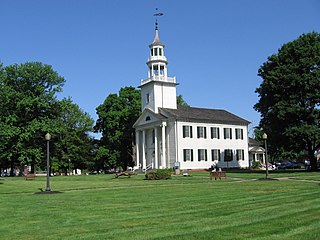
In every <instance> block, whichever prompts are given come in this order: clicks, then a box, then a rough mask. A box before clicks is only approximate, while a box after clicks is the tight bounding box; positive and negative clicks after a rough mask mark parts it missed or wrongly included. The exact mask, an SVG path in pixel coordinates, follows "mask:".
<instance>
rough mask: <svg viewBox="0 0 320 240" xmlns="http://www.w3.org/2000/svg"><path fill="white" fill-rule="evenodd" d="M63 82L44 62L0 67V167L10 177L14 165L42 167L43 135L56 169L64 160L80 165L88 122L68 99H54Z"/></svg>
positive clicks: (84, 149)
mask: <svg viewBox="0 0 320 240" xmlns="http://www.w3.org/2000/svg"><path fill="white" fill-rule="evenodd" d="M64 82H65V80H64V78H63V77H61V76H59V75H58V73H57V72H56V71H54V70H53V68H52V67H51V66H50V65H46V64H43V63H39V62H28V63H24V64H20V65H18V64H14V65H10V66H7V67H2V65H1V66H0V161H1V162H0V164H1V166H0V167H2V168H9V167H10V168H11V174H13V172H12V171H13V169H14V168H15V167H20V166H25V165H31V167H32V171H34V169H35V166H36V165H37V166H38V167H40V168H41V166H42V167H44V166H45V156H44V155H45V152H46V143H45V140H44V135H45V134H46V133H47V132H50V134H51V135H52V140H51V143H50V145H51V149H52V155H51V156H52V158H51V163H52V166H54V167H55V168H57V169H56V170H58V169H60V168H66V167H67V166H70V162H69V159H70V161H72V162H71V163H73V165H74V166H75V167H81V166H82V167H83V165H81V161H79V159H82V158H83V157H84V156H86V151H88V148H90V145H92V144H91V143H90V140H89V138H88V135H87V133H88V131H91V128H92V125H93V120H92V119H90V117H89V116H88V115H87V114H86V113H83V112H82V111H81V110H80V109H79V107H78V106H77V105H75V104H73V103H72V101H71V100H70V99H63V100H61V101H59V100H58V99H57V96H56V94H57V93H59V92H61V91H62V87H63V85H64ZM88 152H89V151H88ZM71 156H73V157H76V159H74V158H72V157H71ZM79 165H81V166H79Z"/></svg>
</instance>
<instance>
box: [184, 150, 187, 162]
mask: <svg viewBox="0 0 320 240" xmlns="http://www.w3.org/2000/svg"><path fill="white" fill-rule="evenodd" d="M186 152H187V151H186V149H183V161H184V162H186V161H187V156H186V155H187V153H186Z"/></svg>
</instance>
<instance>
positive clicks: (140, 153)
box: [133, 22, 249, 170]
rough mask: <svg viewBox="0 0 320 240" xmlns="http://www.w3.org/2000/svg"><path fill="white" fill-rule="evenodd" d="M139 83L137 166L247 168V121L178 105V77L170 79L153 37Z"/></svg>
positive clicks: (157, 39)
mask: <svg viewBox="0 0 320 240" xmlns="http://www.w3.org/2000/svg"><path fill="white" fill-rule="evenodd" d="M149 47H150V57H149V59H148V61H147V65H148V78H147V79H145V80H142V81H141V85H140V88H141V97H142V114H141V116H140V117H139V119H138V120H137V121H136V122H135V124H134V126H133V127H134V128H135V132H136V159H135V162H136V168H137V167H139V168H140V169H143V170H148V169H158V168H173V167H179V168H180V169H208V168H210V167H211V166H212V165H218V166H219V167H221V168H235V167H240V168H244V167H248V166H249V154H248V124H249V122H248V121H247V120H245V119H243V118H240V117H238V116H236V115H234V114H232V113H230V112H227V111H225V110H219V109H205V108H193V107H180V106H177V99H176V98H177V94H176V86H177V82H176V78H175V77H169V76H168V71H167V64H168V61H167V58H166V57H165V52H164V48H165V46H164V44H163V43H162V42H161V41H160V39H159V33H158V24H157V22H156V30H155V38H154V40H153V42H152V44H150V46H149Z"/></svg>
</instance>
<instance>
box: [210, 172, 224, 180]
mask: <svg viewBox="0 0 320 240" xmlns="http://www.w3.org/2000/svg"><path fill="white" fill-rule="evenodd" d="M226 177H227V174H226V172H225V171H211V172H210V179H211V180H212V178H214V180H217V179H218V178H219V179H220V180H221V178H226Z"/></svg>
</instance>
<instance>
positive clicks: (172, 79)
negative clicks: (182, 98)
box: [141, 76, 176, 85]
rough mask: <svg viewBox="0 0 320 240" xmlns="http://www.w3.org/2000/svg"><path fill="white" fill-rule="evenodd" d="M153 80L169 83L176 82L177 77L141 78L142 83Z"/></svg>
mask: <svg viewBox="0 0 320 240" xmlns="http://www.w3.org/2000/svg"><path fill="white" fill-rule="evenodd" d="M151 81H161V82H168V83H176V77H165V76H152V77H150V78H147V79H143V80H141V85H143V84H146V83H148V82H151Z"/></svg>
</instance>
